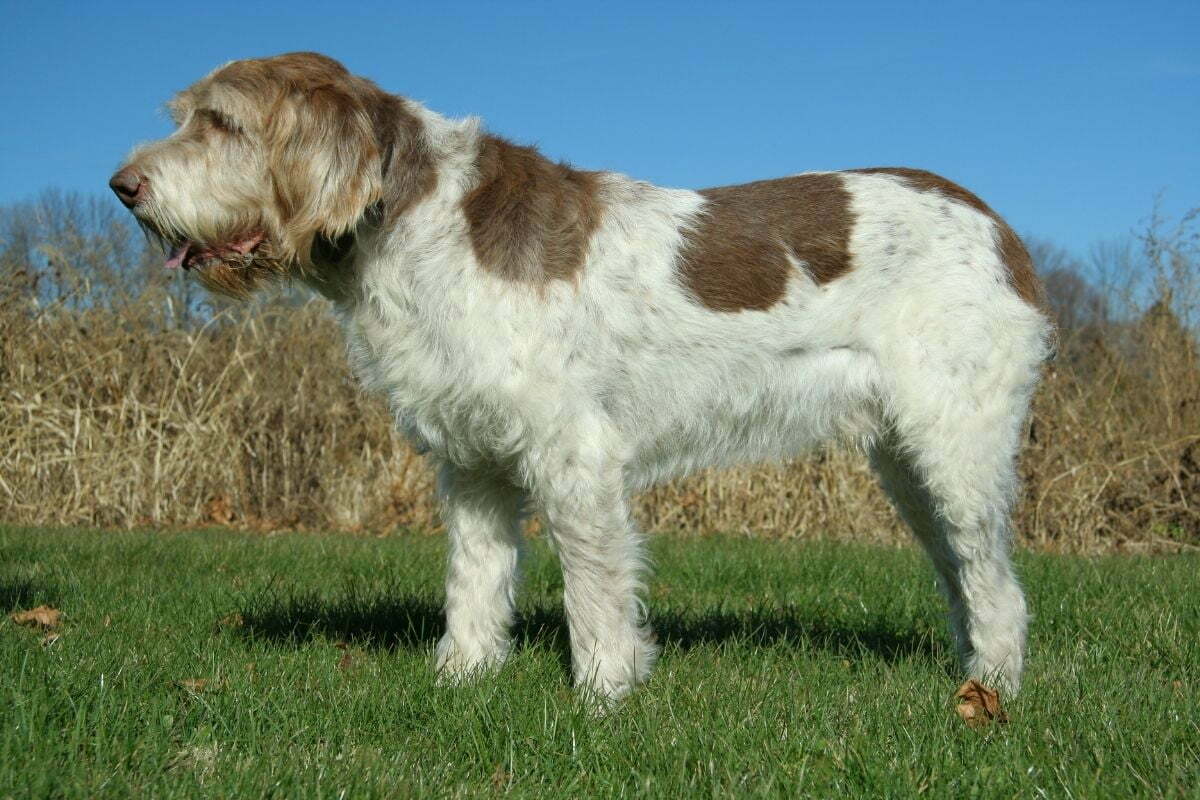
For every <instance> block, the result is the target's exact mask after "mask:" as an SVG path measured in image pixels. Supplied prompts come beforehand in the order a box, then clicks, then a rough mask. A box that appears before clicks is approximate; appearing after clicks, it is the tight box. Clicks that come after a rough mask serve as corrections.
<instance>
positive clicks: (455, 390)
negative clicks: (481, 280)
mask: <svg viewBox="0 0 1200 800" xmlns="http://www.w3.org/2000/svg"><path fill="white" fill-rule="evenodd" d="M443 299H444V298H443ZM438 305H439V304H438V303H437V302H436V301H435V300H432V299H431V298H429V297H427V296H426V297H423V298H422V304H421V305H419V306H418V305H416V304H415V303H412V304H410V303H409V302H407V300H406V298H405V296H404V294H401V293H392V294H391V295H390V296H389V297H386V298H379V297H375V298H371V299H369V300H367V301H362V302H359V303H357V304H355V305H354V306H351V307H344V308H342V309H340V317H341V321H342V326H343V329H344V331H345V335H346V338H347V346H348V353H349V356H350V364H351V368H352V369H353V371H354V373H355V375H356V376H357V377H358V379H359V380H360V381H361V382H362V384H363V386H364V388H366V389H367V390H369V391H373V392H378V393H380V394H382V395H383V396H384V397H385V398H386V399H387V402H388V405H389V408H390V409H391V411H392V414H393V416H394V418H395V420H396V425H397V427H398V429H399V430H400V431H401V432H402V433H403V434H404V435H405V436H406V437H408V439H409V440H410V441H411V443H412V444H413V446H414V447H415V448H417V449H418V450H419V451H422V452H424V451H433V452H434V453H435V454H437V455H439V456H441V457H442V458H445V459H448V460H450V461H453V462H455V463H459V464H462V465H471V464H475V463H479V462H483V461H487V462H493V463H494V462H497V461H500V460H505V459H507V458H508V457H511V456H512V455H514V454H515V453H516V452H518V451H519V450H520V449H521V447H522V433H521V430H522V426H521V423H520V421H519V420H520V417H521V415H520V414H519V413H518V411H517V407H518V406H519V404H520V394H521V391H522V388H521V378H522V375H521V373H522V370H521V369H520V368H519V367H518V366H517V365H516V362H517V360H518V359H517V357H516V355H515V354H514V353H513V351H512V347H511V345H510V343H506V342H504V341H503V340H502V339H500V338H497V337H495V336H492V337H488V336H486V335H481V331H479V330H476V329H477V328H478V327H479V325H480V324H481V323H476V322H474V321H473V320H472V319H471V318H470V317H471V315H469V314H463V313H461V312H458V313H454V314H447V313H446V312H445V310H444V309H440V308H438V307H437V306H438Z"/></svg>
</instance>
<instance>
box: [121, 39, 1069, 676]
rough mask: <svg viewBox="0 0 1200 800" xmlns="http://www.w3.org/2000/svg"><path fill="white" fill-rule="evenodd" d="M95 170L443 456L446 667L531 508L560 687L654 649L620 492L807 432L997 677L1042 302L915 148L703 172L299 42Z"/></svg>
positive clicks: (508, 592)
mask: <svg viewBox="0 0 1200 800" xmlns="http://www.w3.org/2000/svg"><path fill="white" fill-rule="evenodd" d="M171 109H172V112H173V114H174V116H175V119H176V121H177V122H178V125H179V128H178V130H177V131H176V132H175V133H174V134H173V135H172V136H170V137H168V138H167V139H165V140H163V141H160V142H155V143H152V144H148V145H145V146H143V147H141V148H139V149H137V150H135V151H134V152H133V154H132V155H131V156H130V158H129V160H128V161H127V162H126V164H125V165H124V166H123V167H122V169H121V170H120V171H119V172H118V173H117V174H116V175H114V177H113V181H112V186H113V188H114V190H115V191H116V192H117V194H118V196H119V197H120V198H121V200H122V202H124V203H125V204H126V205H127V206H128V207H130V208H131V210H132V211H133V213H134V214H135V215H136V216H137V218H138V220H139V221H140V222H141V224H142V225H144V226H145V227H146V229H147V230H148V231H150V232H151V233H153V234H154V235H155V236H158V237H159V238H161V239H162V241H163V242H164V243H165V244H166V246H167V247H168V249H169V250H170V253H171V255H170V257H169V259H168V266H173V267H183V268H186V269H189V270H193V271H194V272H196V274H197V275H198V276H199V278H200V280H202V281H203V282H204V283H205V284H206V285H208V286H210V287H211V288H213V289H214V290H216V291H219V292H224V293H226V294H231V295H236V296H244V295H246V294H249V293H250V292H251V291H253V290H254V289H256V288H259V287H260V286H262V285H263V284H265V283H267V282H269V281H270V280H273V279H277V278H280V277H285V276H287V277H292V278H296V279H298V280H301V281H304V282H306V283H307V284H309V285H310V286H312V287H313V288H314V289H316V290H317V291H319V292H321V293H322V294H324V295H325V296H327V297H328V298H330V299H331V300H332V301H333V303H334V306H335V308H336V312H337V314H338V316H339V317H340V319H341V321H342V324H343V326H344V329H345V332H346V336H347V339H348V342H349V350H350V357H351V361H352V363H353V365H354V367H355V369H356V371H357V373H358V375H359V376H360V377H361V379H362V380H363V382H364V384H365V385H366V386H368V387H369V388H373V389H377V390H379V391H381V392H382V393H383V394H384V395H385V396H386V397H387V399H388V402H389V403H390V405H391V408H392V410H393V412H394V414H395V417H396V421H397V424H398V426H399V427H400V429H401V430H402V431H403V432H404V433H405V434H406V435H407V436H408V437H409V438H410V439H411V440H412V441H413V443H414V445H415V446H417V447H418V448H420V449H421V450H424V451H428V452H429V453H430V454H431V457H432V458H433V459H434V460H435V461H436V462H437V464H438V465H439V469H440V472H439V475H440V477H439V492H440V494H441V496H442V498H443V500H444V507H445V517H446V522H447V526H448V529H449V536H450V543H451V549H450V566H449V571H448V577H447V582H446V594H447V598H446V625H447V629H446V633H445V636H444V637H443V638H442V640H441V642H440V644H439V645H438V648H437V668H438V669H439V670H440V671H441V672H442V674H443V675H444V676H446V677H448V678H461V677H464V676H469V675H471V674H473V673H475V672H478V671H480V670H484V669H489V668H492V667H494V666H495V665H497V664H499V663H500V662H501V661H503V660H504V658H505V657H506V656H507V654H508V652H509V648H510V643H511V639H510V632H509V629H510V626H511V623H512V620H513V613H514V593H515V591H516V586H517V575H518V561H519V558H518V557H519V554H520V549H521V548H520V534H519V530H520V527H519V520H520V518H521V515H522V514H523V513H524V512H525V510H526V509H535V510H537V511H538V512H540V513H541V514H542V516H543V518H544V520H545V522H546V523H547V528H548V530H549V535H550V536H551V538H552V540H553V541H554V543H555V545H556V547H557V551H558V554H559V556H560V559H561V562H562V568H563V573H564V587H565V589H564V605H565V609H566V614H567V618H568V622H569V626H570V635H571V648H572V657H573V663H574V672H575V677H576V680H577V682H578V683H579V684H580V685H581V686H582V687H584V688H585V689H586V690H588V691H589V692H591V693H594V694H595V695H596V696H598V697H603V698H610V699H614V698H619V697H621V696H622V695H624V694H625V693H627V692H628V691H629V690H630V689H631V688H633V687H634V686H635V685H637V684H638V683H639V682H641V681H642V680H644V679H645V678H646V676H647V675H648V674H649V671H650V668H651V665H652V664H653V662H654V658H655V655H656V652H657V650H656V647H655V645H654V638H653V636H652V635H651V633H650V632H649V630H648V629H647V628H646V626H645V623H644V609H643V606H642V602H641V600H640V594H641V591H642V577H641V576H642V574H643V564H644V558H643V550H642V542H641V538H640V536H639V534H638V532H637V531H636V530H635V528H634V525H633V523H632V521H631V520H630V515H629V504H628V500H627V498H628V497H629V495H630V493H631V492H634V491H637V490H639V489H642V488H645V487H647V486H649V485H651V484H653V483H655V482H658V481H662V480H665V479H667V478H670V477H673V476H677V475H681V474H684V473H687V472H690V471H693V470H696V469H699V468H703V467H707V466H711V465H721V464H732V463H737V462H745V461H754V460H763V459H779V458H789V457H793V456H795V455H797V454H799V453H802V452H803V451H805V450H806V449H810V448H812V447H813V446H816V445H818V444H819V443H821V442H823V441H827V440H829V439H848V440H850V441H853V442H856V443H858V444H860V445H861V446H862V447H864V448H865V449H866V450H867V451H868V452H869V453H870V455H871V459H872V463H873V465H874V466H875V468H876V470H877V471H878V473H879V476H880V479H881V481H882V483H883V486H884V488H885V489H886V490H887V491H888V492H889V494H890V495H891V497H892V499H893V501H894V502H895V504H896V506H897V508H898V509H899V511H900V513H901V514H902V515H903V516H904V518H905V520H906V521H907V522H908V523H909V525H910V526H911V527H912V529H913V531H914V533H915V534H916V536H917V538H918V540H919V541H920V542H921V544H922V545H923V546H924V547H925V549H926V550H927V551H928V553H929V555H930V557H931V559H932V561H933V564H934V566H935V568H936V570H937V573H938V576H939V578H940V580H941V584H942V588H943V590H944V592H945V595H946V598H947V600H948V601H949V605H950V621H951V629H952V631H953V633H954V635H955V638H956V640H957V642H958V645H959V649H960V652H961V654H962V658H963V664H964V667H965V669H966V671H967V672H968V673H969V674H970V675H972V676H974V677H977V678H982V679H992V680H996V681H998V682H999V683H1000V684H1001V685H1003V686H1006V687H1007V688H1009V689H1013V690H1015V689H1016V688H1017V685H1018V683H1019V681H1020V676H1021V669H1022V664H1023V659H1024V648H1025V620H1026V611H1025V600H1024V596H1023V593H1022V591H1021V588H1020V586H1019V585H1018V583H1017V581H1016V579H1015V577H1014V574H1013V570H1012V567H1011V564H1010V560H1009V549H1010V546H1011V539H1012V535H1011V530H1010V523H1009V510H1010V507H1011V504H1012V501H1013V497H1014V494H1015V491H1016V487H1017V480H1016V472H1015V468H1014V462H1015V456H1016V453H1017V449H1018V444H1019V441H1020V438H1021V436H1020V434H1021V428H1022V422H1023V420H1024V417H1025V414H1026V410H1027V407H1028V403H1029V398H1030V395H1031V393H1032V391H1033V389H1034V386H1035V384H1036V381H1037V378H1038V373H1039V366H1040V364H1041V362H1042V360H1043V359H1044V358H1045V357H1046V355H1047V353H1048V347H1049V345H1048V340H1049V334H1050V326H1049V325H1048V323H1047V322H1046V319H1045V318H1044V316H1043V314H1042V313H1041V311H1040V310H1039V308H1038V303H1037V296H1038V291H1039V290H1038V285H1037V282H1036V279H1035V278H1034V276H1033V273H1032V270H1031V268H1030V264H1029V257H1028V253H1026V251H1025V248H1024V247H1023V246H1022V245H1021V242H1020V239H1018V238H1017V237H1016V235H1015V234H1014V233H1013V232H1012V230H1011V229H1010V228H1009V227H1008V226H1007V225H1006V224H1004V222H1003V220H1001V218H1000V217H999V216H998V215H997V214H996V213H995V212H993V211H992V210H991V209H990V208H988V207H987V206H986V205H984V204H983V202H982V201H980V200H979V199H978V198H977V197H975V195H973V194H971V193H970V192H968V191H966V190H965V189H963V188H962V187H959V186H956V185H955V184H953V183H951V182H949V181H947V180H945V179H943V178H940V177H938V176H936V175H932V174H930V173H927V172H921V171H919V170H909V169H899V168H872V169H866V170H856V171H851V172H841V173H839V172H814V173H803V174H800V175H794V176H791V177H787V178H781V179H777V180H769V181H759V182H757V183H751V184H746V185H743V186H728V187H721V188H717V189H707V190H703V191H699V192H696V191H688V190H676V189H663V188H659V187H656V186H652V185H650V184H647V183H643V182H639V181H635V180H632V179H630V178H627V177H625V176H623V175H619V174H616V173H610V172H584V171H580V170H577V169H574V168H572V167H571V166H569V165H566V164H556V163H553V162H550V161H548V160H547V159H545V158H543V157H542V156H541V155H540V154H539V153H538V152H537V151H536V150H534V149H531V148H527V147H519V146H517V145H513V144H511V143H509V142H507V141H505V140H503V139H500V138H498V137H495V136H491V135H489V134H487V133H485V132H483V131H482V130H481V129H480V126H479V124H478V122H477V121H475V120H466V121H453V120H448V119H446V118H444V117H441V116H439V115H437V114H435V113H433V112H431V111H429V110H427V109H425V108H424V107H422V106H421V105H419V104H417V103H414V102H411V101H409V100H406V99H403V98H401V97H397V96H395V95H391V94H388V93H386V92H384V91H382V90H381V89H379V88H378V87H377V86H375V84H373V83H371V82H370V81H368V80H365V79H363V78H358V77H355V76H353V75H351V74H350V73H349V72H347V71H346V70H345V68H343V67H342V66H341V65H340V64H338V63H337V62H335V61H333V60H331V59H329V58H326V57H324V56H320V55H316V54H312V53H293V54H289V55H283V56H278V57H275V58H267V59H258V60H250V61H238V62H234V63H231V64H228V65H226V66H224V67H222V68H220V69H218V70H216V71H215V72H213V73H212V74H210V75H209V76H207V77H205V78H204V79H202V80H201V81H199V82H198V83H196V84H195V85H194V86H192V87H190V88H189V89H186V90H185V91H183V92H182V93H180V94H179V95H178V96H177V97H176V98H175V99H174V100H173V101H172V102H171Z"/></svg>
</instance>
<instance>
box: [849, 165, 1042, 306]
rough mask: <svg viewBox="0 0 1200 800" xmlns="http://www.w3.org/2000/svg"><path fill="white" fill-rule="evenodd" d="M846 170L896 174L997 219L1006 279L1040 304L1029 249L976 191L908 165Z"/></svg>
mask: <svg viewBox="0 0 1200 800" xmlns="http://www.w3.org/2000/svg"><path fill="white" fill-rule="evenodd" d="M847 171H848V172H857V173H861V174H864V175H875V174H884V175H895V176H896V177H898V178H903V179H904V182H905V183H907V184H908V185H910V186H912V187H913V188H914V189H917V190H918V191H922V192H937V193H938V194H941V195H944V196H945V197H948V198H949V199H951V200H954V201H955V202H958V203H962V204H963V205H967V206H970V207H971V208H973V209H975V210H976V211H979V212H981V213H983V214H986V215H987V216H989V217H991V219H992V221H993V222H995V223H996V237H997V241H996V246H997V248H998V250H999V253H1000V260H1001V261H1002V262H1004V267H1005V269H1007V270H1008V280H1009V283H1010V284H1011V285H1012V287H1013V289H1014V290H1016V292H1017V294H1018V295H1020V297H1021V299H1022V300H1024V301H1025V302H1027V303H1030V304H1031V305H1035V306H1040V305H1041V304H1042V284H1041V282H1040V281H1039V280H1038V278H1037V274H1036V273H1035V272H1034V271H1033V259H1032V258H1030V257H1029V251H1028V250H1026V249H1025V245H1024V243H1022V242H1021V237H1019V236H1017V234H1016V232H1015V231H1013V229H1012V228H1010V227H1009V226H1008V223H1007V222H1005V221H1004V219H1003V218H1002V217H1001V216H1000V215H999V214H997V213H996V212H995V211H993V210H992V208H991V206H989V205H988V204H987V203H985V202H983V201H982V200H980V199H979V197H978V196H977V195H975V194H974V193H972V192H970V191H968V190H966V189H964V188H963V187H961V186H959V185H958V184H957V183H954V182H952V181H948V180H946V179H945V178H943V177H942V176H941V175H936V174H934V173H932V172H927V171H925V170H923V169H911V168H909V167H868V168H866V169H852V170H847Z"/></svg>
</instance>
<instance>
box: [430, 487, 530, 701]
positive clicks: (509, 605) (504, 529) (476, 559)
mask: <svg viewBox="0 0 1200 800" xmlns="http://www.w3.org/2000/svg"><path fill="white" fill-rule="evenodd" d="M438 491H439V494H440V495H441V497H442V504H443V510H442V513H443V516H444V518H445V521H446V527H447V528H448V529H449V540H450V559H449V566H448V569H447V571H446V633H445V635H444V636H442V639H441V641H440V642H439V643H438V647H437V669H438V671H439V673H441V674H442V675H443V676H444V677H446V678H448V679H451V680H456V679H459V678H462V677H467V676H469V675H470V674H472V673H476V672H480V671H483V670H485V669H487V668H489V667H495V666H497V665H498V664H500V663H501V662H502V661H504V659H505V658H506V657H507V656H508V653H509V650H510V647H511V632H510V628H511V627H512V621H513V607H514V601H515V594H516V585H517V567H518V561H519V557H520V550H521V532H520V510H521V503H522V492H521V490H519V489H517V488H516V487H514V486H512V485H511V484H509V483H508V482H506V481H505V480H504V479H503V478H501V477H499V476H497V475H495V474H493V473H490V472H483V471H479V472H473V471H464V470H460V469H458V468H456V467H453V466H450V465H445V466H443V467H442V468H441V471H440V472H439V474H438Z"/></svg>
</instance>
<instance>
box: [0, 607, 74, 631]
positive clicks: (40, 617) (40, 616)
mask: <svg viewBox="0 0 1200 800" xmlns="http://www.w3.org/2000/svg"><path fill="white" fill-rule="evenodd" d="M11 619H12V621H13V622H15V623H17V624H18V625H27V626H29V627H31V628H43V629H45V630H50V629H51V628H57V627H58V626H59V624H60V623H61V622H62V612H61V611H59V610H58V609H57V608H54V607H52V606H44V605H43V606H38V607H37V608H31V609H29V610H28V611H18V612H17V613H15V614H13V615H12V617H11Z"/></svg>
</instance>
